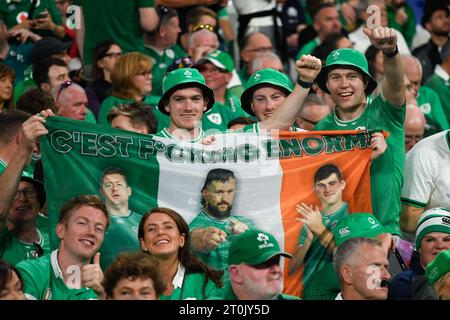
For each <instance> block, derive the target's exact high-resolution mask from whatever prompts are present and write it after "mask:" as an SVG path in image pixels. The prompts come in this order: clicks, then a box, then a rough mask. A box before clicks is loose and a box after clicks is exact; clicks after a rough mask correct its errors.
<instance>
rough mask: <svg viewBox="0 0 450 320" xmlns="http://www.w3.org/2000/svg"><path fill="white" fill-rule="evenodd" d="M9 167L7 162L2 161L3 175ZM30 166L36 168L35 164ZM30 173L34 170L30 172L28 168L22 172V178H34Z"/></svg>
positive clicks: (0, 160)
mask: <svg viewBox="0 0 450 320" xmlns="http://www.w3.org/2000/svg"><path fill="white" fill-rule="evenodd" d="M32 161H33V159H32ZM7 166H8V164H7V163H6V162H5V161H3V160H2V159H0V174H2V173H3V172H4V171H5V170H6V167H7ZM30 166H33V168H34V163H32V164H30ZM30 171H32V170H28V168H25V170H23V171H22V176H25V177H29V178H33V174H32V173H30Z"/></svg>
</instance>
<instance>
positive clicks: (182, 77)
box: [158, 68, 214, 115]
mask: <svg viewBox="0 0 450 320" xmlns="http://www.w3.org/2000/svg"><path fill="white" fill-rule="evenodd" d="M192 87H197V88H200V89H202V91H203V95H204V97H205V98H207V99H208V105H207V106H206V111H208V110H209V109H211V108H212V107H213V105H214V92H213V91H212V90H211V89H210V88H208V87H207V86H206V84H205V78H203V76H202V74H201V73H200V72H199V71H198V70H197V69H192V68H181V69H176V70H174V71H172V72H169V73H168V74H167V75H166V76H165V77H164V81H163V95H162V97H161V99H160V100H159V103H158V109H159V111H161V112H162V113H164V114H166V115H169V113H168V112H167V111H166V110H165V108H164V103H163V101H164V100H169V97H170V95H171V94H172V93H173V92H174V91H176V90H180V89H185V88H192ZM206 111H205V112H206Z"/></svg>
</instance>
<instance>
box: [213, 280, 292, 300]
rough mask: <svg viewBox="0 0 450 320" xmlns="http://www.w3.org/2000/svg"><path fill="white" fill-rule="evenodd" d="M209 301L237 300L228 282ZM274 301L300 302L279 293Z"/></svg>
mask: <svg viewBox="0 0 450 320" xmlns="http://www.w3.org/2000/svg"><path fill="white" fill-rule="evenodd" d="M209 300H239V299H238V297H237V296H236V294H235V293H234V291H233V288H232V287H231V284H230V283H229V282H228V283H227V284H225V286H224V287H223V289H222V290H220V291H219V294H218V295H215V296H213V297H210V298H209ZM274 300H300V298H299V297H296V296H291V295H288V294H283V293H280V294H279V295H277V296H276V297H275V299H274Z"/></svg>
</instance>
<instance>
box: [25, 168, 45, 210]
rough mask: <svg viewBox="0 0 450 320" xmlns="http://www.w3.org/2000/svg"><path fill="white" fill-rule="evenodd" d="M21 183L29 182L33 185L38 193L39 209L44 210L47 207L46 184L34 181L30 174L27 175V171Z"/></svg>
mask: <svg viewBox="0 0 450 320" xmlns="http://www.w3.org/2000/svg"><path fill="white" fill-rule="evenodd" d="M20 181H27V182H30V183H31V184H33V186H34V190H35V191H36V195H37V200H38V203H39V209H42V208H43V207H44V205H45V200H46V195H45V189H44V184H43V183H42V182H41V181H39V180H36V179H34V178H33V177H32V176H31V175H30V174H28V173H26V172H25V171H24V172H23V173H22V176H21V177H20Z"/></svg>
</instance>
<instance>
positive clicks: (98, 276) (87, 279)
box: [81, 252, 104, 295]
mask: <svg viewBox="0 0 450 320" xmlns="http://www.w3.org/2000/svg"><path fill="white" fill-rule="evenodd" d="M81 281H82V284H83V285H84V286H85V287H88V288H92V289H93V290H94V291H95V292H96V293H97V294H99V295H103V294H104V289H103V286H102V281H103V271H102V269H101V268H100V252H97V253H96V254H95V256H94V263H93V264H87V265H85V266H83V268H82V269H81Z"/></svg>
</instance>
